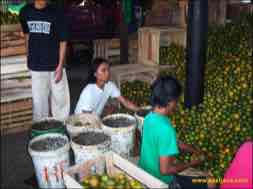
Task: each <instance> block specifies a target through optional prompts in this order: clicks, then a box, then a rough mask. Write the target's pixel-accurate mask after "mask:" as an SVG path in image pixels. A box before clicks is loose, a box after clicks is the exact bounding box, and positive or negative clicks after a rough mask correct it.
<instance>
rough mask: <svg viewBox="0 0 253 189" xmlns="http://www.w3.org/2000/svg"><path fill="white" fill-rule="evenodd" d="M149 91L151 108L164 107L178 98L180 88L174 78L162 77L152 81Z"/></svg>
mask: <svg viewBox="0 0 253 189" xmlns="http://www.w3.org/2000/svg"><path fill="white" fill-rule="evenodd" d="M151 90H152V92H151V97H150V103H151V105H152V106H153V107H154V106H161V107H166V106H167V104H168V103H169V102H171V101H172V100H176V99H178V98H179V96H180V95H181V92H182V87H181V85H180V83H179V82H178V81H177V80H176V79H175V78H173V77H171V76H162V77H159V78H158V79H156V81H154V83H153V84H152V86H151Z"/></svg>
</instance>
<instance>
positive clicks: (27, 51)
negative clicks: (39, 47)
mask: <svg viewBox="0 0 253 189" xmlns="http://www.w3.org/2000/svg"><path fill="white" fill-rule="evenodd" d="M23 35H24V37H25V49H26V54H28V53H29V48H28V40H29V34H28V33H23Z"/></svg>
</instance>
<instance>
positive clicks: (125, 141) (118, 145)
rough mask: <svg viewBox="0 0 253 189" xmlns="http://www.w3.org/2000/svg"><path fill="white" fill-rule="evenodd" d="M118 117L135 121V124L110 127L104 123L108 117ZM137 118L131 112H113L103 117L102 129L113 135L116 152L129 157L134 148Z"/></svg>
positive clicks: (113, 146) (113, 148)
mask: <svg viewBox="0 0 253 189" xmlns="http://www.w3.org/2000/svg"><path fill="white" fill-rule="evenodd" d="M117 117H124V118H127V119H129V120H132V121H134V124H132V125H129V126H128V127H117V128H113V127H109V126H107V125H104V123H103V122H104V121H105V120H107V119H115V118H117ZM136 124H137V123H136V119H135V118H134V117H133V116H131V115H129V114H112V115H108V116H106V117H104V118H103V119H102V129H103V131H104V132H105V133H106V134H108V135H109V136H111V140H112V151H114V152H115V153H117V154H119V155H121V156H123V157H125V158H129V157H130V155H131V153H132V151H133V148H134V138H135V137H134V136H135V129H136Z"/></svg>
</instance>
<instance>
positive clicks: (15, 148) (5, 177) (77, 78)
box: [1, 64, 89, 189]
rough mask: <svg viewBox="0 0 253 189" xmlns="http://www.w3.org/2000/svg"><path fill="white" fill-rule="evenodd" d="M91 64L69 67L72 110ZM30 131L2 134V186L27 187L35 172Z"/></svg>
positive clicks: (28, 188) (27, 188)
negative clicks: (28, 146)
mask: <svg viewBox="0 0 253 189" xmlns="http://www.w3.org/2000/svg"><path fill="white" fill-rule="evenodd" d="M88 67H89V66H88V65H87V64H83V65H75V66H73V67H71V68H68V69H67V75H68V80H69V88H70V99H71V112H73V110H74V107H75V105H76V103H77V100H78V97H79V95H80V92H81V90H82V89H83V87H84V85H85V81H86V79H87V75H88V74H87V73H88V69H89V68H88ZM28 141H29V132H28V131H25V132H22V133H16V134H9V135H5V136H1V188H26V189H30V188H32V187H29V186H28V185H26V184H25V183H24V180H26V179H28V178H29V177H30V176H31V175H32V174H33V172H34V171H33V165H32V160H31V158H30V156H29V154H28V150H27V144H28Z"/></svg>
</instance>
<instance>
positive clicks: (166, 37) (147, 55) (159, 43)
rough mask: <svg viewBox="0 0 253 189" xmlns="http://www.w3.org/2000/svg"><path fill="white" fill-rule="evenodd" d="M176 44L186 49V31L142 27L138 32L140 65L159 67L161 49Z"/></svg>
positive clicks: (170, 28)
mask: <svg viewBox="0 0 253 189" xmlns="http://www.w3.org/2000/svg"><path fill="white" fill-rule="evenodd" d="M171 43H176V44H179V45H182V46H184V47H186V29H184V28H172V27H142V28H140V29H139V31H138V63H141V64H147V65H150V66H158V65H159V58H160V57H159V51H160V47H163V46H169V45H170V44H171Z"/></svg>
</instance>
